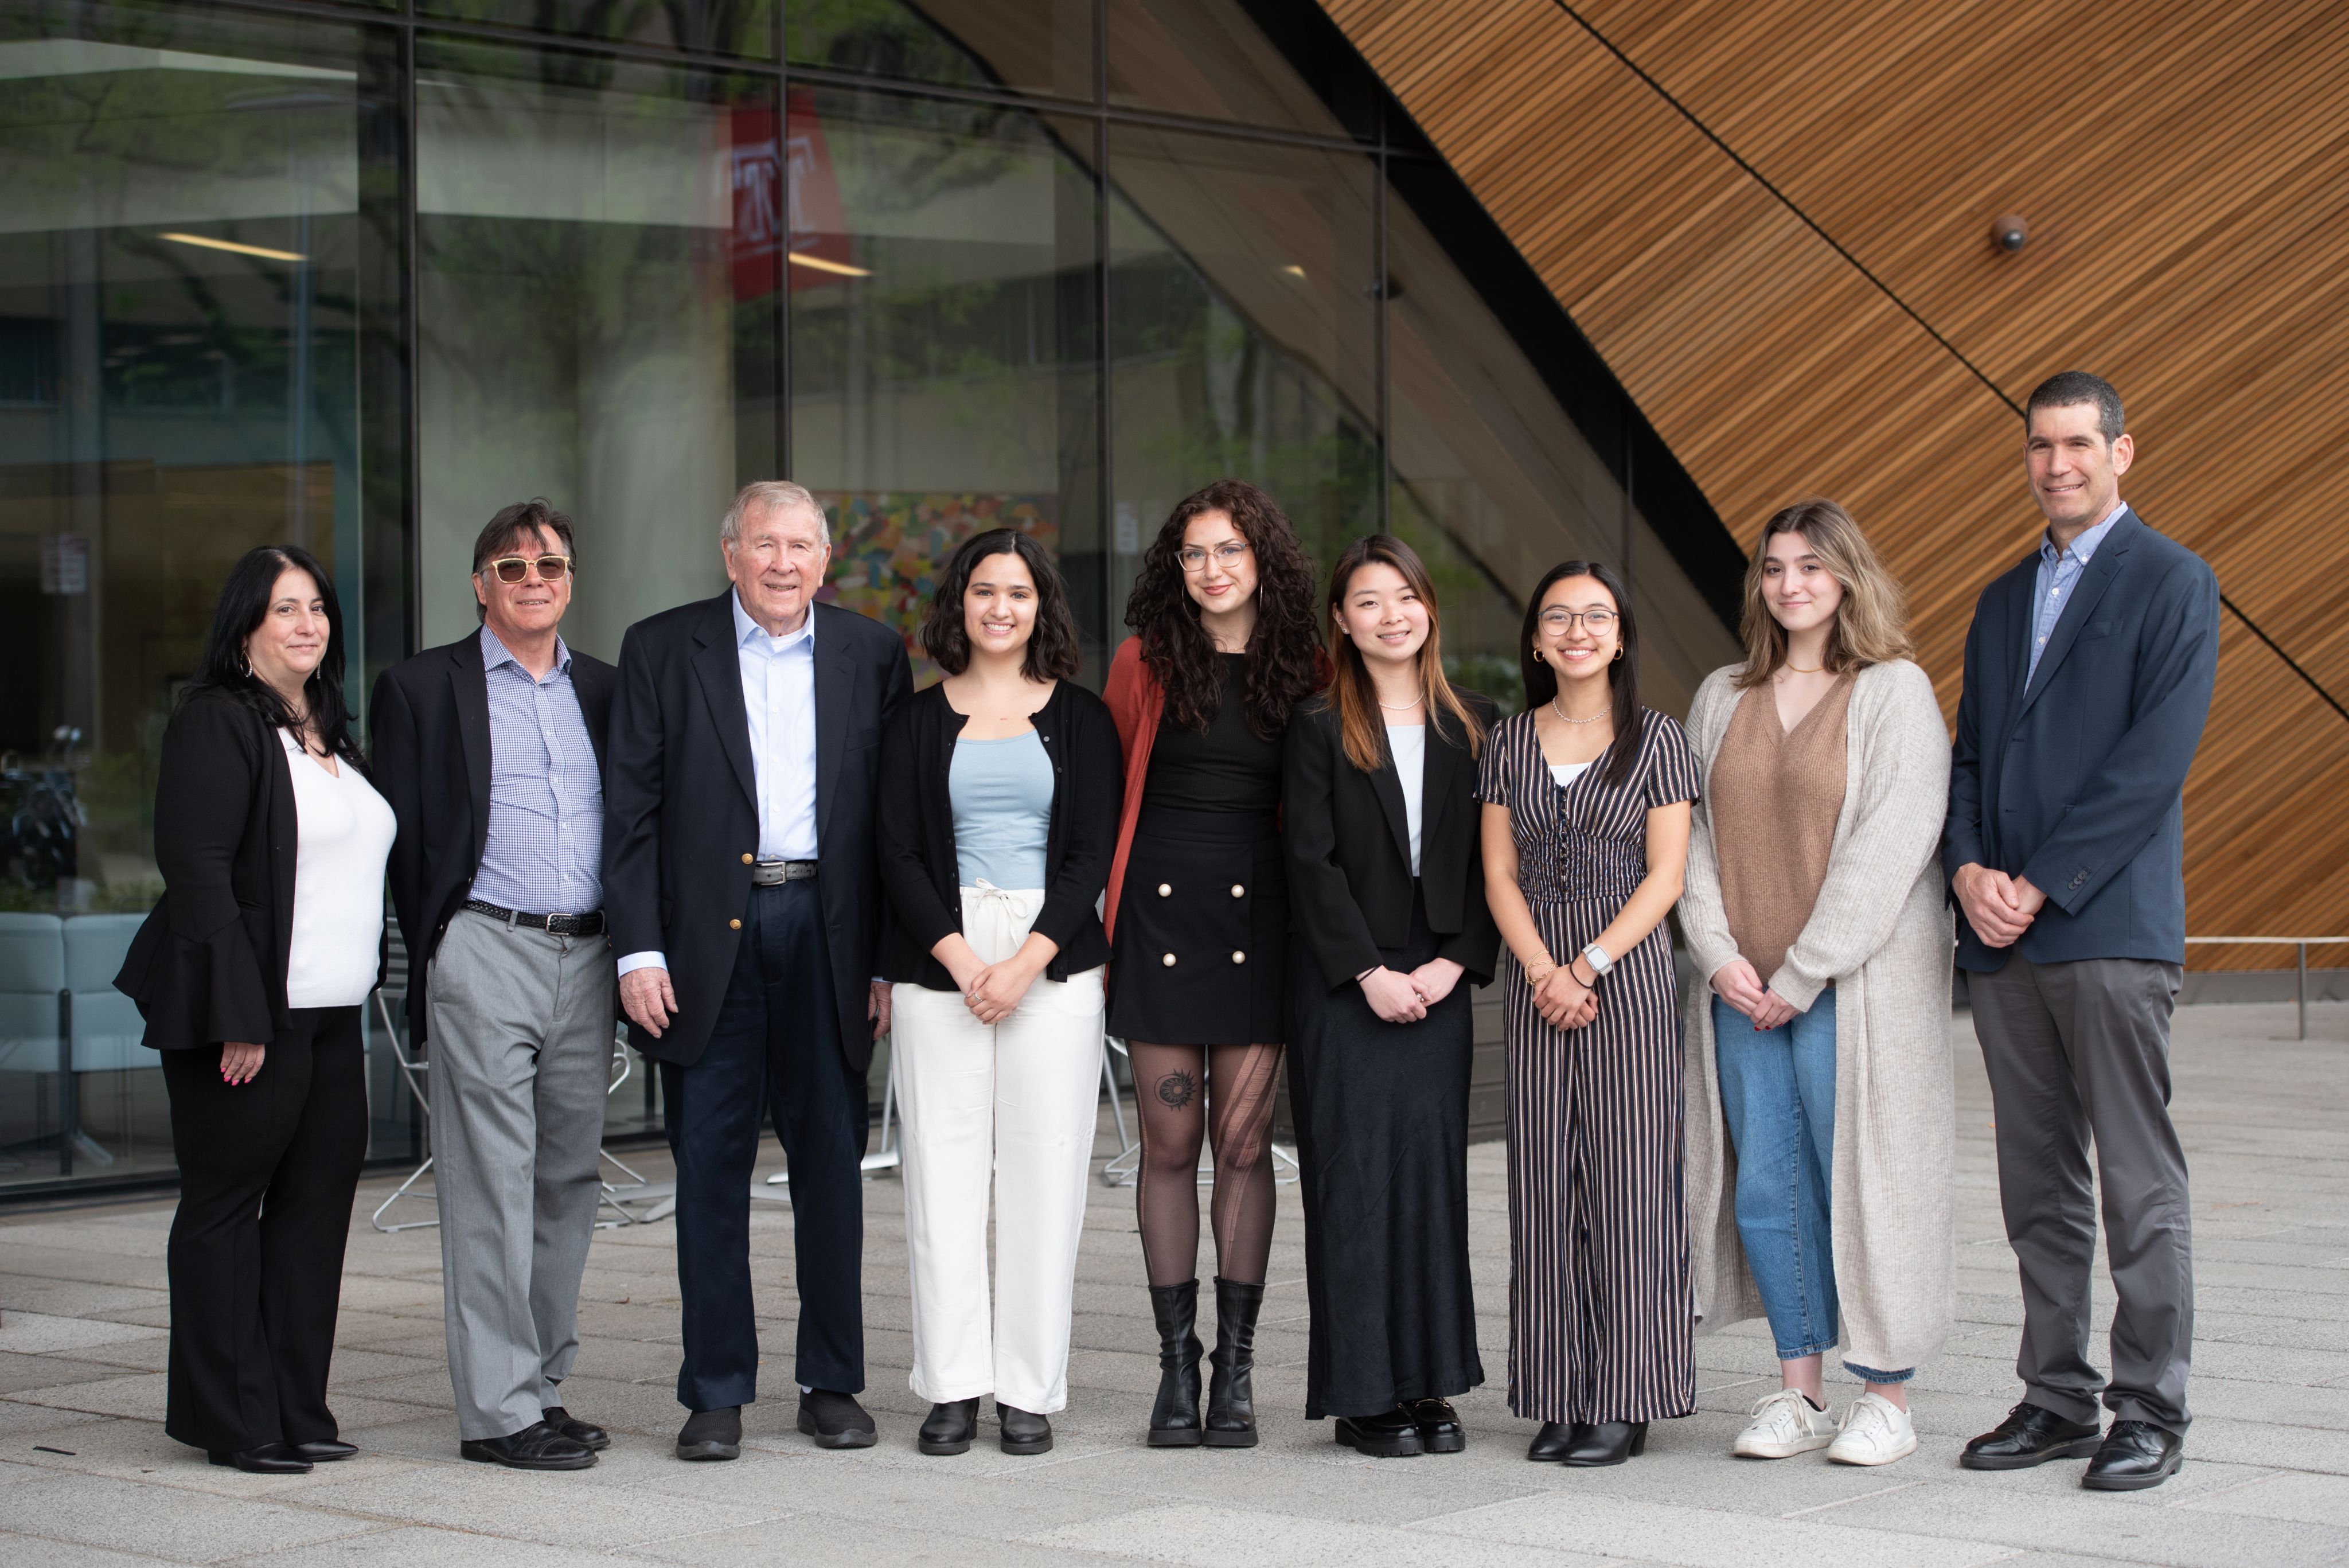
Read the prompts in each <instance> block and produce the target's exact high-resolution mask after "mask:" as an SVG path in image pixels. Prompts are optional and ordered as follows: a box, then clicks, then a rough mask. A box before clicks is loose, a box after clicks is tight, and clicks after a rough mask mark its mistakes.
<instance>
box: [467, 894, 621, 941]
mask: <svg viewBox="0 0 2349 1568" xmlns="http://www.w3.org/2000/svg"><path fill="white" fill-rule="evenodd" d="M465 908H467V909H471V910H472V911H473V913H475V914H477V915H487V916H489V918H490V919H493V920H503V921H504V922H505V923H506V924H508V925H510V926H528V927H529V928H530V929H532V930H533V931H544V932H546V933H547V934H548V935H550V936H557V937H600V936H602V935H603V934H604V911H603V910H601V909H597V910H595V911H594V912H593V913H590V914H585V915H525V914H522V913H519V912H518V911H516V910H512V909H499V908H498V907H497V906H496V905H495V904H485V903H483V902H482V901H481V899H479V898H468V899H466V900H465Z"/></svg>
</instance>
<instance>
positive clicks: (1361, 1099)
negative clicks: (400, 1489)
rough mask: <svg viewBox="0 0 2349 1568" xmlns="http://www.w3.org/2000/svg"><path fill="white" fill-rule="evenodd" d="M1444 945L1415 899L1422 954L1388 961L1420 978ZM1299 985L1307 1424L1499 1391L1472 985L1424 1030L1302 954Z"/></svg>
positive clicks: (1414, 950)
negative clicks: (1482, 1234)
mask: <svg viewBox="0 0 2349 1568" xmlns="http://www.w3.org/2000/svg"><path fill="white" fill-rule="evenodd" d="M1435 945H1436V944H1435V938H1434V936H1433V934H1432V933H1431V932H1430V931H1429V930H1428V929H1427V918H1426V912H1425V909H1423V907H1422V906H1421V904H1420V902H1419V900H1417V899H1416V898H1414V899H1413V909H1412V922H1411V940H1410V941H1409V943H1408V944H1407V945H1405V946H1404V947H1402V948H1401V949H1398V950H1393V951H1382V952H1381V955H1380V956H1381V957H1382V958H1383V959H1384V960H1385V961H1386V963H1387V967H1388V968H1390V969H1393V970H1398V971H1408V970H1412V969H1416V968H1417V967H1418V966H1419V965H1421V964H1423V963H1425V962H1426V961H1428V960H1429V959H1431V958H1433V957H1434V956H1435ZM1289 973H1290V976H1291V978H1292V981H1293V985H1292V988H1291V991H1290V993H1289V994H1290V999H1291V1000H1290V1015H1291V1018H1290V1027H1291V1033H1290V1035H1289V1041H1288V1098H1289V1105H1290V1107H1291V1108H1292V1109H1293V1110H1294V1112H1295V1114H1296V1117H1297V1153H1298V1160H1299V1165H1300V1166H1301V1167H1302V1173H1303V1179H1304V1194H1305V1288H1306V1296H1307V1300H1308V1302H1309V1304H1310V1306H1311V1308H1312V1314H1313V1322H1312V1329H1311V1333H1310V1336H1309V1355H1308V1360H1307V1363H1306V1376H1305V1415H1306V1418H1307V1419H1308V1420H1319V1419H1320V1418H1321V1417H1324V1416H1330V1415H1337V1416H1370V1415H1375V1414H1377V1413H1378V1412H1379V1411H1381V1410H1388V1409H1392V1408H1393V1407H1394V1406H1395V1405H1397V1404H1398V1403H1400V1402H1402V1401H1405V1400H1410V1399H1424V1398H1428V1397H1435V1398H1445V1399H1448V1398H1450V1397H1453V1396H1454V1395H1455V1394H1462V1393H1465V1392H1466V1391H1467V1390H1469V1389H1471V1388H1474V1387H1475V1386H1477V1385H1478V1384H1480V1383H1482V1382H1484V1381H1485V1366H1484V1363H1483V1362H1481V1361H1480V1360H1478V1359H1477V1355H1476V1302H1475V1291H1474V1288H1473V1286H1472V1285H1471V1284H1470V1282H1469V1277H1468V1070H1469V1052H1470V1049H1471V1039H1472V1035H1473V1033H1474V1029H1473V1025H1472V1023H1471V1020H1470V1012H1469V1009H1470V987H1469V984H1468V982H1467V981H1466V980H1463V981H1461V982H1460V984H1459V985H1457V986H1455V987H1454V989H1453V992H1452V994H1451V995H1449V996H1447V997H1445V998H1444V1000H1443V1001H1442V1002H1438V1003H1436V1004H1435V1006H1433V1008H1431V1009H1429V1010H1428V1014H1427V1016H1426V1017H1425V1018H1423V1019H1421V1020H1420V1021H1419V1022H1417V1023H1386V1022H1385V1021H1384V1020H1382V1019H1381V1018H1380V1017H1379V1015H1378V1014H1377V1013H1375V1012H1371V1004H1370V1003H1369V1002H1366V1001H1365V1000H1363V997H1362V989H1361V986H1359V985H1355V984H1353V983H1351V982H1350V981H1349V982H1348V983H1346V984H1344V985H1341V986H1340V987H1339V988H1338V989H1337V990H1336V991H1331V990H1330V989H1329V988H1328V987H1327V986H1326V985H1325V984H1324V983H1323V980H1322V975H1321V966H1320V964H1319V962H1317V961H1315V959H1314V958H1313V955H1312V954H1311V953H1310V952H1309V951H1307V950H1305V949H1304V947H1303V944H1302V943H1301V942H1300V943H1299V946H1298V948H1297V950H1295V951H1294V953H1293V954H1292V956H1291V959H1290V962H1289Z"/></svg>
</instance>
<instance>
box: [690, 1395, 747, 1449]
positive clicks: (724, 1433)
mask: <svg viewBox="0 0 2349 1568" xmlns="http://www.w3.org/2000/svg"><path fill="white" fill-rule="evenodd" d="M677 1457H678V1459H740V1458H741V1457H742V1407H741V1406H740V1405H729V1406H726V1407H723V1408H722V1409H717V1410H696V1411H695V1412H694V1413H693V1414H692V1415H690V1416H688V1417H686V1418H685V1425H684V1426H682V1427H680V1428H678V1433H677Z"/></svg>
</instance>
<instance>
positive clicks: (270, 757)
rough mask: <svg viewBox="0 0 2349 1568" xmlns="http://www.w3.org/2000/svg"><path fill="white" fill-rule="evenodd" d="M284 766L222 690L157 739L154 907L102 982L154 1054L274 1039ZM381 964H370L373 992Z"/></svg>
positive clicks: (288, 796) (283, 941)
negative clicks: (158, 889)
mask: <svg viewBox="0 0 2349 1568" xmlns="http://www.w3.org/2000/svg"><path fill="white" fill-rule="evenodd" d="M288 763H289V759H288V758H287V757H286V755H285V742H282V741H280V740H279V739H278V738H277V736H276V735H275V734H274V732H272V731H271V730H270V727H269V726H268V725H267V724H265V723H264V722H262V718H261V715H260V714H258V713H256V712H254V711H253V710H252V709H250V708H248V707H246V706H245V705H244V704H243V703H242V702H240V701H237V700H236V699H235V698H233V697H232V696H229V695H227V694H226V693H224V692H218V691H204V692H200V693H198V694H197V695H195V696H193V697H191V698H189V699H188V701H185V702H183V703H181V706H180V710H179V711H178V712H176V713H174V714H172V715H171V723H170V724H168V725H167V726H165V728H164V731H163V755H162V762H161V765H160V768H158V770H157V772H156V779H155V861H156V864H157V865H158V866H159V867H161V869H162V872H163V897H162V898H160V900H158V901H157V903H156V905H155V908H154V909H153V910H152V911H151V912H150V914H149V915H148V917H147V920H146V923H145V924H143V925H141V926H140V928H139V934H138V935H137V936H136V937H133V938H132V939H131V940H130V950H129V954H128V955H126V956H125V957H124V959H123V961H122V971H121V972H120V973H119V974H118V975H116V976H115V977H114V989H115V990H117V991H119V992H122V993H123V994H124V995H126V996H128V997H129V998H130V999H131V1000H132V1001H133V1002H137V1003H138V1004H139V1012H140V1016H141V1017H143V1018H145V1019H146V1020H147V1033H146V1043H147V1044H150V1045H151V1046H153V1047H155V1048H156V1049H157V1050H159V1051H190V1050H194V1049H196V1048H197V1047H199V1046H205V1045H217V1044H222V1042H224V1041H230V1040H235V1041H241V1042H244V1043H246V1044H261V1045H266V1044H270V1043H271V1042H272V1041H274V1040H275V1039H276V1038H277V1032H278V1031H279V1030H281V1029H283V1028H285V1024H286V1022H287V1010H286V1006H285V959H286V950H287V947H288V943H289V937H290V934H291V932H292V931H293V929H294V870H295V857H297V855H298V854H299V852H300V849H301V824H300V821H299V819H298V818H297V817H296V816H295V808H294V775H293V774H291V773H289V772H287V771H286V770H287V767H288ZM343 765H345V766H348V765H349V763H347V762H345V763H344V764H343ZM368 891H369V893H370V894H372V892H373V890H372V889H369V890H368ZM381 964H382V958H381V955H380V953H378V958H377V965H378V972H377V981H378V983H381V981H382V972H381Z"/></svg>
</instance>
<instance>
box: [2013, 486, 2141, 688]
mask: <svg viewBox="0 0 2349 1568" xmlns="http://www.w3.org/2000/svg"><path fill="white" fill-rule="evenodd" d="M2127 510H2128V503H2127V502H2126V501H2122V502H2117V503H2116V504H2114V506H2113V509H2112V510H2111V511H2110V512H2108V513H2106V514H2105V520H2104V521H2103V522H2101V523H2099V524H2096V525H2095V527H2093V528H2091V529H2089V530H2088V531H2087V532H2085V533H2084V534H2082V535H2080V536H2079V537H2078V538H2076V539H2075V540H2073V541H2072V547H2071V548H2070V549H2068V550H2058V549H2057V548H2055V542H2054V540H2053V539H2049V538H2046V537H2044V536H2043V537H2042V538H2041V539H2040V541H2039V574H2038V577H2037V579H2036V585H2037V586H2036V588H2035V593H2036V595H2037V604H2036V605H2035V607H2034V609H2035V613H2034V614H2033V617H2032V620H2031V669H2030V670H2029V671H2028V672H2027V673H2026V674H2025V675H2024V676H2023V684H2024V685H2025V686H2028V685H2030V684H2031V681H2032V678H2033V677H2034V676H2036V675H2037V674H2038V673H2039V656H2040V655H2041V654H2043V653H2044V652H2046V651H2047V639H2049V638H2051V637H2053V636H2054V635H2055V623H2056V622H2057V621H2059V620H2062V619H2063V618H2064V606H2065V605H2067V604H2069V603H2071V602H2072V590H2073V589H2074V588H2075V587H2078V586H2079V582H2080V574H2081V573H2083V572H2085V571H2086V570H2087V569H2088V563H2089V562H2090V561H2091V560H2093V559H2095V554H2096V546H2097V545H2102V544H2103V543H2104V542H2105V535H2107V534H2109V533H2111V532H2112V531H2113V524H2116V523H2117V522H2119V521H2120V520H2121V514H2122V513H2124V512H2126V511H2127Z"/></svg>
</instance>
